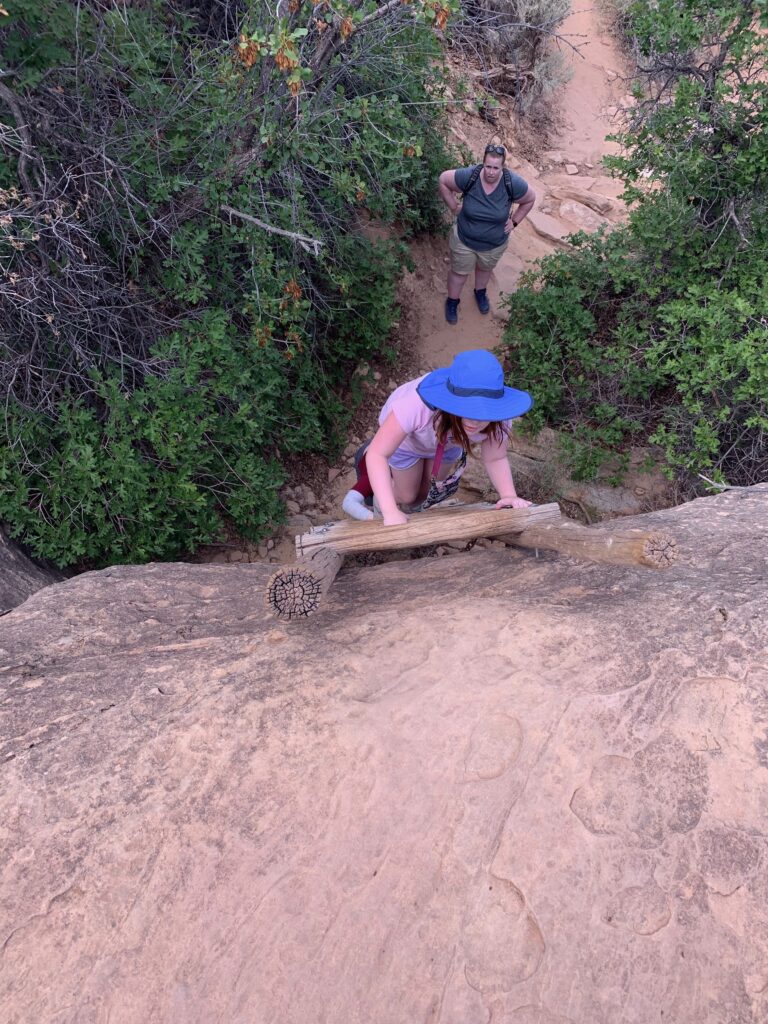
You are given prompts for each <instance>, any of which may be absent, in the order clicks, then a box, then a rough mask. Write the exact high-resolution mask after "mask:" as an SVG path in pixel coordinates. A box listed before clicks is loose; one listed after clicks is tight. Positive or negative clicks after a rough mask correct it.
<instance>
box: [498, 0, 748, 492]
mask: <svg viewBox="0 0 768 1024" xmlns="http://www.w3.org/2000/svg"><path fill="white" fill-rule="evenodd" d="M758 6H759V7H760V11H761V12H762V18H763V22H765V20H766V9H765V5H758ZM758 14H759V12H758V11H757V8H753V6H752V5H744V4H741V3H739V2H738V0H732V2H731V0H727V2H722V3H720V4H719V5H717V6H712V5H710V4H705V3H704V2H703V0H690V2H688V3H686V4H683V5H681V4H678V3H675V2H672V0H663V2H660V3H659V4H656V5H654V8H653V10H652V11H650V9H649V8H648V7H647V5H644V4H631V5H629V6H628V7H627V8H626V17H627V19H629V20H628V21H626V22H625V24H629V25H630V26H632V28H633V30H634V32H635V33H636V34H635V37H634V47H635V50H636V52H637V53H638V54H640V55H642V57H643V61H644V67H645V73H646V80H645V82H644V83H642V84H641V85H638V87H637V89H636V93H637V95H638V96H639V97H641V98H642V97H647V99H646V100H645V101H644V102H642V103H640V104H639V105H638V107H637V108H636V110H635V113H634V114H633V115H632V119H631V122H630V124H629V126H628V128H627V130H626V132H625V133H624V134H623V135H622V136H621V137H620V141H622V143H623V145H624V151H623V153H622V155H621V156H619V157H613V158H611V159H610V160H609V161H608V163H609V164H610V165H611V166H612V167H613V168H614V170H615V171H616V173H617V174H619V175H620V176H621V177H622V179H623V180H624V182H625V184H626V186H627V196H628V198H629V199H633V200H635V203H636V206H635V208H634V209H633V210H632V212H631V214H630V218H629V222H628V224H627V225H626V226H625V227H622V228H618V229H617V230H615V231H613V232H612V233H611V234H608V235H601V234H598V235H596V236H593V237H590V238H588V237H586V236H584V235H578V236H575V238H574V239H573V242H574V249H573V250H572V251H571V252H568V253H559V254H556V255H554V256H552V257H549V258H548V259H546V260H543V261H542V262H541V265H540V267H539V268H538V269H537V270H536V271H534V272H533V273H530V274H528V275H527V276H526V277H525V278H524V280H523V282H522V284H521V288H520V290H519V291H518V292H517V293H516V294H514V295H513V296H511V297H510V299H509V311H510V320H509V325H508V328H507V332H506V334H505V341H506V343H507V344H508V345H509V347H510V355H511V358H512V360H513V362H514V363H515V366H516V377H517V379H519V380H521V381H522V382H523V384H524V385H525V386H527V387H529V388H530V389H531V391H532V392H533V394H534V396H535V398H536V402H537V404H536V407H535V412H534V416H533V417H532V419H531V422H532V423H533V425H541V424H543V423H544V422H549V423H553V424H558V425H563V426H565V427H566V428H568V429H569V430H570V431H571V433H572V437H571V440H570V442H569V445H568V447H569V454H570V457H571V459H572V462H573V463H574V465H575V467H576V469H577V472H579V473H581V474H582V475H584V474H589V473H594V472H596V470H597V468H598V467H599V465H600V464H601V462H603V461H604V460H605V459H606V458H608V457H614V456H615V454H616V452H617V451H618V452H621V451H623V450H625V449H626V447H627V446H628V445H629V444H630V443H632V442H635V441H637V440H647V441H651V442H655V443H657V444H659V445H660V446H661V448H662V450H663V452H664V454H665V456H666V459H667V462H668V466H669V468H670V471H671V472H677V473H679V474H681V475H683V476H685V477H688V478H689V479H691V478H693V477H695V474H697V473H702V474H704V475H707V476H710V475H714V476H715V477H720V478H725V479H728V480H729V481H730V482H732V483H737V484H750V483H754V482H756V481H759V480H764V479H766V477H767V476H768V446H767V445H766V436H767V432H768V355H767V353H768V346H767V345H766V343H767V342H768V321H767V320H766V318H765V310H766V309H767V308H768V301H767V300H768V291H767V286H766V281H768V218H767V217H766V214H768V131H766V129H767V128H768V76H766V70H768V69H766V66H765V65H766V51H765V46H764V37H763V36H762V35H761V34H760V31H759V25H758V20H757V19H758ZM763 27H765V24H764V25H763ZM713 53H714V54H715V57H714V58H711V55H712V54H713ZM708 55H709V56H708ZM646 182H651V183H653V184H654V186H655V187H654V188H650V189H649V188H648V186H647V184H646Z"/></svg>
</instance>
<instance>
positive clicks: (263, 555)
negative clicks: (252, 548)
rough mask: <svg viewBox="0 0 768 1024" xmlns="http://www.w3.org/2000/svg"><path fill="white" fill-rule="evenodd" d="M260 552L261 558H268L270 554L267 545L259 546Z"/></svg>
mask: <svg viewBox="0 0 768 1024" xmlns="http://www.w3.org/2000/svg"><path fill="white" fill-rule="evenodd" d="M258 551H259V558H266V557H267V555H268V554H269V551H268V550H267V545H266V544H259V547H258Z"/></svg>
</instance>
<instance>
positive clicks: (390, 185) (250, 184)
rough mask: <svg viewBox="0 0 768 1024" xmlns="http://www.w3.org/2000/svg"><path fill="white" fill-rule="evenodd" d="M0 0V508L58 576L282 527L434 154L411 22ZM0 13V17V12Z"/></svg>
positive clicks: (364, 351)
mask: <svg viewBox="0 0 768 1024" xmlns="http://www.w3.org/2000/svg"><path fill="white" fill-rule="evenodd" d="M284 13H285V16H284V17H282V18H278V19H276V18H275V17H274V16H273V15H272V14H271V13H270V10H269V5H265V4H263V3H260V2H259V0H252V2H250V3H245V4H244V3H242V2H240V0H227V2H225V3H223V4H220V5H217V6H216V8H215V10H214V9H213V8H212V7H211V5H209V4H208V3H206V2H204V0H199V2H195V0H187V2H185V3H184V4H183V5H176V6H174V7H172V8H169V7H168V5H167V4H164V3H162V2H161V0H147V2H146V3H142V4H141V5H128V6H125V5H123V6H120V7H116V8H113V7H112V6H111V5H104V4H101V3H97V2H95V0H94V2H88V3H85V4H80V5H72V4H69V3H68V2H65V0H42V2H41V0H17V2H15V3H14V5H13V6H12V9H11V10H10V13H9V15H8V16H7V17H4V18H3V20H2V22H1V23H0V36H1V37H2V39H1V41H2V44H3V51H4V56H5V61H6V63H7V66H8V67H9V68H10V69H11V71H10V73H9V74H8V75H6V76H5V77H3V79H2V80H1V81H0V103H2V104H4V106H5V108H6V109H7V110H8V112H9V113H10V115H11V116H12V118H13V119H14V120H15V122H16V131H15V134H14V133H11V132H9V133H6V135H5V141H4V146H5V147H6V148H5V150H4V151H3V154H2V157H1V158H0V301H1V302H2V304H3V309H4V317H3V322H2V325H1V326H0V340H2V345H1V346H0V386H2V389H3V404H4V408H5V411H6V413H5V414H6V442H5V444H4V446H2V447H1V448H0V517H1V518H2V519H3V520H4V521H5V522H6V524H7V526H8V528H9V530H10V532H11V533H12V534H13V535H14V536H16V537H19V538H20V539H21V540H22V541H24V542H26V543H27V544H28V545H30V547H31V548H32V550H33V551H34V552H35V553H36V554H38V555H41V556H45V557H47V558H50V559H52V560H53V561H55V562H56V563H58V564H59V565H66V564H72V563H73V562H78V563H80V564H91V565H101V564H106V563H108V562H113V561H142V560H146V559H150V558H171V557H174V556H175V555H177V554H178V553H179V552H181V551H184V550H189V549H191V548H193V547H195V546H196V545H198V544H199V543H201V542H204V541H210V540H213V539H215V538H216V537H217V536H218V535H220V533H221V531H222V528H223V524H224V523H225V522H229V523H231V524H233V525H234V526H235V527H236V528H237V529H238V530H239V531H240V532H241V533H242V534H244V535H245V536H248V537H251V538H254V539H258V538H259V537H260V536H263V535H264V534H265V533H266V532H267V531H268V530H270V529H271V528H272V526H273V524H275V523H276V522H278V521H279V519H280V517H281V515H282V508H281V505H280V502H279V500H278V497H277V490H278V487H279V485H280V483H281V482H282V479H283V471H282V469H281V457H282V455H283V454H286V453H300V452H319V451H325V450H328V449H329V448H332V447H333V446H334V445H336V444H338V442H339V432H340V430H341V429H342V428H343V422H344V417H345V416H346V415H348V413H347V410H346V409H345V408H344V406H343V404H342V402H341V401H340V399H339V393H340V389H341V387H342V386H343V384H344V382H345V380H346V379H347V378H348V376H349V375H350V373H351V372H352V370H353V369H354V367H355V365H356V363H357V362H358V361H359V360H360V358H362V357H369V356H370V355H372V354H374V353H377V352H379V353H381V352H383V351H386V346H387V335H388V333H389V329H390V325H391V323H392V320H393V319H394V317H395V315H396V309H395V284H396V281H397V277H398V275H399V273H400V269H401V267H402V264H403V260H404V254H403V248H402V246H401V244H400V243H399V242H397V241H390V242H379V243H374V242H372V241H370V240H369V239H368V238H366V236H365V233H364V232H363V231H362V230H358V228H357V225H358V224H359V222H360V220H361V219H362V216H363V214H365V216H367V217H378V218H384V219H386V220H397V221H398V222H400V223H401V224H403V225H404V226H405V228H406V230H420V229H424V228H427V227H430V226H432V225H434V224H436V223H438V221H439V217H440V210H439V207H438V199H437V195H436V189H435V186H434V182H435V179H436V177H437V174H438V172H439V170H442V169H443V168H444V167H446V166H450V164H451V162H452V159H451V156H450V155H449V154H448V153H447V152H446V150H445V148H444V146H443V143H442V141H441V138H442V136H441V131H440V128H441V125H440V118H439V114H438V111H439V110H440V108H439V106H436V105H435V104H434V103H433V102H432V97H433V95H434V94H435V92H436V91H439V89H440V88H441V82H442V78H441V72H440V69H439V65H438V64H437V62H436V60H435V58H436V56H437V54H438V50H437V43H436V41H435V38H434V35H433V33H432V31H431V29H430V22H437V23H438V24H441V25H442V24H444V21H445V19H446V18H447V16H448V13H449V8H448V6H445V7H443V6H441V5H440V4H431V3H430V4H426V3H423V2H421V0H419V2H417V3H416V4H413V5H410V6H408V7H402V8H400V7H398V8H392V9H390V7H389V5H387V4H384V5H382V6H381V7H377V6H376V4H374V3H372V2H368V0H366V2H365V3H363V4H356V3H344V2H342V3H341V4H336V5H334V9H333V11H331V9H330V8H327V7H324V8H322V9H320V10H318V9H317V8H316V7H314V6H313V5H311V4H309V3H308V2H306V0H292V2H291V3H290V4H289V5H287V6H286V9H285V12H284ZM2 17H3V15H2V14H0V18H2Z"/></svg>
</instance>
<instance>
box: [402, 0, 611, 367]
mask: <svg viewBox="0 0 768 1024" xmlns="http://www.w3.org/2000/svg"><path fill="white" fill-rule="evenodd" d="M562 35H563V36H564V37H565V38H566V39H567V40H568V41H569V42H570V43H571V44H573V47H576V49H572V48H571V47H570V46H564V47H563V55H564V58H565V60H566V63H567V65H568V66H569V68H570V71H571V73H572V74H571V78H570V81H569V82H568V83H567V84H566V86H565V88H564V89H563V91H562V93H561V95H560V110H561V116H562V124H563V128H562V131H561V133H560V135H559V137H558V138H556V139H555V140H554V145H553V148H552V149H550V150H546V151H545V152H543V153H542V154H541V159H540V161H538V162H537V163H536V164H535V165H534V164H531V163H529V162H528V161H526V160H520V159H516V158H515V157H514V149H515V145H514V131H513V129H512V127H511V124H510V123H509V121H507V123H506V124H505V123H504V121H503V120H500V123H499V126H498V129H497V131H498V134H499V135H500V136H501V138H502V139H503V140H504V141H505V142H506V143H507V144H508V145H509V146H510V149H511V157H510V161H509V166H510V167H511V168H512V169H513V170H515V171H517V173H519V174H521V175H522V176H523V177H524V178H525V179H526V180H527V181H528V183H529V184H530V185H531V186H532V188H533V189H534V190H535V191H536V195H537V203H536V207H535V209H534V211H533V212H532V214H531V215H530V216H529V218H528V219H527V220H526V221H524V222H523V224H522V225H521V227H520V228H519V229H518V231H516V232H515V234H514V236H513V239H512V241H511V243H510V246H509V249H508V251H507V253H506V254H505V256H504V258H503V259H502V261H501V263H500V264H499V266H498V267H497V268H496V272H495V274H494V276H493V278H492V279H491V283H490V285H489V295H490V297H491V300H492V316H488V317H484V316H481V315H480V313H479V312H478V310H477V309H476V307H475V303H474V298H473V294H472V286H471V282H470V281H468V282H467V284H466V286H465V288H464V293H463V295H462V302H461V306H460V309H459V323H458V325H457V326H455V327H451V326H449V325H448V324H446V322H445V319H444V315H443V301H444V298H445V272H446V269H447V245H446V243H445V242H444V241H443V240H442V239H426V240H422V241H420V242H419V243H418V244H417V245H416V246H415V247H414V254H413V255H414V260H415V263H416V270H415V271H414V273H413V274H411V275H409V279H407V280H406V281H405V283H404V289H405V291H406V296H407V298H406V301H407V302H408V304H409V306H411V307H412V312H413V314H414V319H415V320H416V322H417V323H418V325H419V331H418V340H417V341H416V342H415V347H416V352H417V356H418V359H419V362H420V363H422V364H423V366H424V368H425V369H427V368H431V367H435V366H444V365H445V364H446V363H449V362H450V360H451V359H452V358H453V355H454V354H455V353H456V352H459V351H461V350H462V349H465V348H471V347H473V346H474V347H477V346H481V347H487V348H492V347H494V346H495V345H497V344H498V343H499V341H500V339H501V332H502V327H503V321H504V319H505V316H504V311H503V307H502V305H501V302H500V299H501V296H503V294H504V293H509V292H512V291H514V289H515V287H516V285H517V281H518V279H519V277H520V275H521V273H522V272H523V270H524V269H525V268H526V266H528V265H530V264H531V263H533V262H534V261H535V260H537V259H540V258H541V257H542V256H545V255H547V254H548V253H550V252H552V251H554V250H555V249H556V248H558V247H561V246H562V245H563V241H562V240H563V239H564V238H565V237H566V236H567V235H568V234H570V233H572V232H573V231H576V230H579V229H580V228H583V229H585V230H594V229H595V228H596V227H597V226H598V224H599V223H601V222H603V221H609V222H615V221H617V220H620V219H621V218H622V216H623V215H624V209H623V206H622V204H621V203H619V202H617V200H616V196H617V195H618V194H619V192H620V191H621V188H620V186H619V185H618V183H617V182H616V181H614V180H613V179H611V178H609V177H608V176H607V175H606V172H605V170H604V169H603V168H602V166H601V161H602V158H603V157H604V156H605V155H607V154H609V153H613V152H615V151H616V145H615V143H611V142H608V141H607V140H606V135H607V134H609V133H610V132H611V130H612V123H611V117H612V116H613V115H614V114H615V111H616V108H617V106H619V105H621V102H622V96H623V94H624V93H625V92H626V85H625V84H624V82H623V81H622V78H623V76H624V74H625V65H624V59H623V56H622V54H621V52H620V51H619V48H618V46H617V45H616V42H615V41H614V40H613V39H612V38H611V35H610V32H609V31H608V29H607V28H606V26H605V24H604V21H603V19H602V17H601V15H600V12H599V11H598V10H597V8H595V7H588V8H583V9H579V10H576V11H574V12H573V13H572V14H571V15H570V16H569V17H568V18H567V19H566V21H565V22H564V24H563V27H562ZM452 131H453V132H454V134H455V135H456V136H457V138H459V139H460V140H461V141H462V142H466V143H467V144H468V145H469V146H470V148H471V149H472V151H473V152H474V153H475V154H476V156H477V157H478V159H479V157H480V154H481V153H482V151H483V148H484V147H485V145H486V144H487V142H488V139H489V135H490V134H491V133H492V131H493V130H492V129H490V128H489V126H488V124H487V123H485V122H483V121H482V120H480V118H478V117H473V116H471V115H467V114H465V113H463V112H461V113H459V114H458V115H457V116H456V118H455V120H454V122H453V127H452ZM566 166H568V171H566ZM574 168H576V170H574ZM566 191H567V192H570V193H573V194H572V195H567V194H565V192H566ZM600 197H605V201H601V200H600ZM595 207H598V208H599V209H598V210H596V209H595Z"/></svg>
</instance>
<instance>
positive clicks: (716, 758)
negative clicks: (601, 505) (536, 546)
mask: <svg viewBox="0 0 768 1024" xmlns="http://www.w3.org/2000/svg"><path fill="white" fill-rule="evenodd" d="M766 513H768V492H766V490H765V489H763V490H760V489H750V490H746V491H735V492H730V493H728V494H724V495H722V496H719V497H716V498H711V499H703V500H699V501H696V502H692V503H690V504H689V505H686V506H683V507H681V508H677V509H670V510H666V511H664V512H656V513H653V514H650V515H648V516H644V517H641V518H638V519H636V520H633V521H630V523H627V522H626V521H625V520H624V521H621V522H618V523H617V524H616V528H618V529H624V528H625V527H626V526H627V525H636V526H643V527H646V528H656V527H659V528H664V529H668V530H671V531H672V532H673V533H674V534H675V535H676V536H677V539H678V543H679V548H680V559H679V563H678V564H677V565H676V566H675V567H673V568H672V569H670V570H668V572H666V573H664V574H655V573H653V572H650V571H648V570H634V569H628V568H620V567H611V566H606V565H601V566H596V565H586V564H580V563H578V562H575V561H573V560H571V559H567V558H560V557H557V556H555V555H553V554H550V553H547V554H541V555H540V557H538V558H537V557H536V554H535V552H527V551H518V550H514V549H509V550H506V551H499V550H496V549H493V550H487V551H483V552H481V553H479V554H473V555H471V556H469V555H467V556H465V555H456V556H454V557H452V558H440V559H429V558H425V559H422V560H420V561H411V562H393V563H389V564H386V565H381V566H377V567H371V568H368V567H366V568H354V569H348V570H346V571H344V570H342V573H341V574H340V575H339V577H338V579H337V581H336V584H335V587H334V591H333V592H332V594H331V595H329V601H328V605H327V609H326V610H325V611H324V612H323V613H322V615H318V617H317V618H316V619H314V620H311V621H309V622H307V623H305V624H303V626H302V627H299V628H296V627H294V626H291V625H280V626H275V624H274V622H273V620H271V619H270V618H269V617H268V615H267V613H266V612H265V611H264V610H263V609H262V607H261V600H260V595H261V591H262V589H263V585H264V582H265V580H266V577H267V575H268V573H269V569H268V568H267V567H265V566H261V565H247V564H243V565H233V566H201V565H186V564H176V565H152V566H145V567H117V568H114V569H111V570H106V571H104V572H101V573H89V574H85V575H83V576H81V577H78V578H76V579H73V580H70V581H67V582H65V583H60V584H56V585H54V586H51V587H47V588H45V589H43V590H41V591H40V592H38V593H37V594H35V595H34V596H32V597H31V598H30V599H29V600H28V601H27V602H26V603H25V604H24V605H22V606H21V607H20V608H18V609H16V610H15V611H13V612H11V613H10V614H9V615H7V616H5V617H4V618H3V619H2V620H1V621H0V647H2V651H3V654H2V667H0V736H2V750H1V751H0V770H1V771H2V787H0V848H2V850H3V858H2V861H0V872H2V886H0V947H2V956H1V957H0V1011H1V1012H0V1019H2V1020H3V1021H4V1022H5V1021H7V1022H8V1024H39V1022H41V1021H56V1024H106V1022H107V1021H109V1022H110V1024H165V1022H168V1024H178V1022H183V1024H203V1022H205V1024H210V1022H211V1021H215V1020H220V1021H226V1022H233V1024H241V1022H248V1024H253V1022H259V1024H260V1022H262V1021H264V1022H266V1021H280V1022H281V1024H299V1022H301V1024H307V1022H318V1024H320V1022H325V1024H336V1022H339V1021H345V1022H352V1024H363V1022H365V1024H370V1022H382V1024H389V1022H393V1024H395V1022H397V1024H400V1022H404V1021H408V1022H410V1021H434V1022H439V1024H475V1022H478V1024H479V1022H484V1024H488V1022H489V1021H494V1022H496V1021H500V1022H504V1024H508V1022H510V1024H616V1022H617V1021H621V1022H622V1024H648V1022H649V1021H651V1020H670V1021H675V1024H694V1022H695V1024H699V1022H701V1021H707V1022H708V1024H761V1022H762V1021H764V1020H765V1019H766V1017H767V1015H768V910H766V908H767V907H768V875H767V874H766V872H765V870H764V866H765V864H766V858H768V835H767V832H768V829H766V821H768V698H767V697H766V694H767V693H768V667H767V666H766V661H765V625H764V624H765V620H766V615H767V614H768V587H767V586H766V578H767V576H768V552H766V534H765V521H766ZM612 527H613V524H612V523H609V524H607V526H606V528H607V529H611V528H612Z"/></svg>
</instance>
